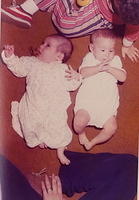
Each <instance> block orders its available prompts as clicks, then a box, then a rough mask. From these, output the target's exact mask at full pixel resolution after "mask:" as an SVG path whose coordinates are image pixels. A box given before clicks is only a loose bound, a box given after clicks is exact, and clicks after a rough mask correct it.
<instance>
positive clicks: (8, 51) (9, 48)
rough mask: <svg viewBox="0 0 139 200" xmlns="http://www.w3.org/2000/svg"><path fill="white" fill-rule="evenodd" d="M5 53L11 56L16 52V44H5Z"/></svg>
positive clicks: (6, 55)
mask: <svg viewBox="0 0 139 200" xmlns="http://www.w3.org/2000/svg"><path fill="white" fill-rule="evenodd" d="M4 54H5V57H7V58H8V57H10V56H12V55H13V54H14V46H13V45H5V46H4Z"/></svg>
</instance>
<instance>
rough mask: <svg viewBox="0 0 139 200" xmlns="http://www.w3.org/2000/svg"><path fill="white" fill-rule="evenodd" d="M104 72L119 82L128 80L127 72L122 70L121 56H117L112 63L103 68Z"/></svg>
mask: <svg viewBox="0 0 139 200" xmlns="http://www.w3.org/2000/svg"><path fill="white" fill-rule="evenodd" d="M102 70H103V71H105V72H108V73H110V74H112V75H113V76H114V77H115V78H116V79H117V80H118V81H120V82H124V81H125V80H126V71H125V70H124V69H123V68H122V62H121V59H120V57H119V56H115V57H114V59H113V60H112V61H109V62H108V63H107V65H105V66H103V69H102Z"/></svg>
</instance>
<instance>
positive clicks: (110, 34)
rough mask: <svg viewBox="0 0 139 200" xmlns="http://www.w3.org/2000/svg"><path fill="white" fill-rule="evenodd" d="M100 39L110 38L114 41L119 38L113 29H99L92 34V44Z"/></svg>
mask: <svg viewBox="0 0 139 200" xmlns="http://www.w3.org/2000/svg"><path fill="white" fill-rule="evenodd" d="M99 37H103V38H109V39H113V40H115V39H116V38H117V36H116V34H114V31H113V30H111V29H98V30H96V31H94V32H93V33H92V34H91V36H90V43H94V41H95V40H96V39H97V38H99Z"/></svg>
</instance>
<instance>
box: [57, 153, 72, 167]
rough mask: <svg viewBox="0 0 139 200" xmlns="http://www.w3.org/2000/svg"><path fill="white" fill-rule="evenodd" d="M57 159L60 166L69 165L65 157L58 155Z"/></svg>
mask: <svg viewBox="0 0 139 200" xmlns="http://www.w3.org/2000/svg"><path fill="white" fill-rule="evenodd" d="M58 158H59V160H60V162H61V164H63V165H69V164H70V160H69V159H67V157H66V156H65V155H60V156H59V157H58Z"/></svg>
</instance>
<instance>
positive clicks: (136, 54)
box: [122, 45, 139, 62]
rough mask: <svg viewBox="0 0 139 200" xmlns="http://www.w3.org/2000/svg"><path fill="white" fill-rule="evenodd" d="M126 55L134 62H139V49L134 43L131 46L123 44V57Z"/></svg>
mask: <svg viewBox="0 0 139 200" xmlns="http://www.w3.org/2000/svg"><path fill="white" fill-rule="evenodd" d="M126 56H128V57H129V58H130V59H131V60H132V62H137V60H138V59H139V50H138V49H137V48H136V47H134V45H132V46H130V47H125V46H122V57H123V58H125V57H126Z"/></svg>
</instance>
